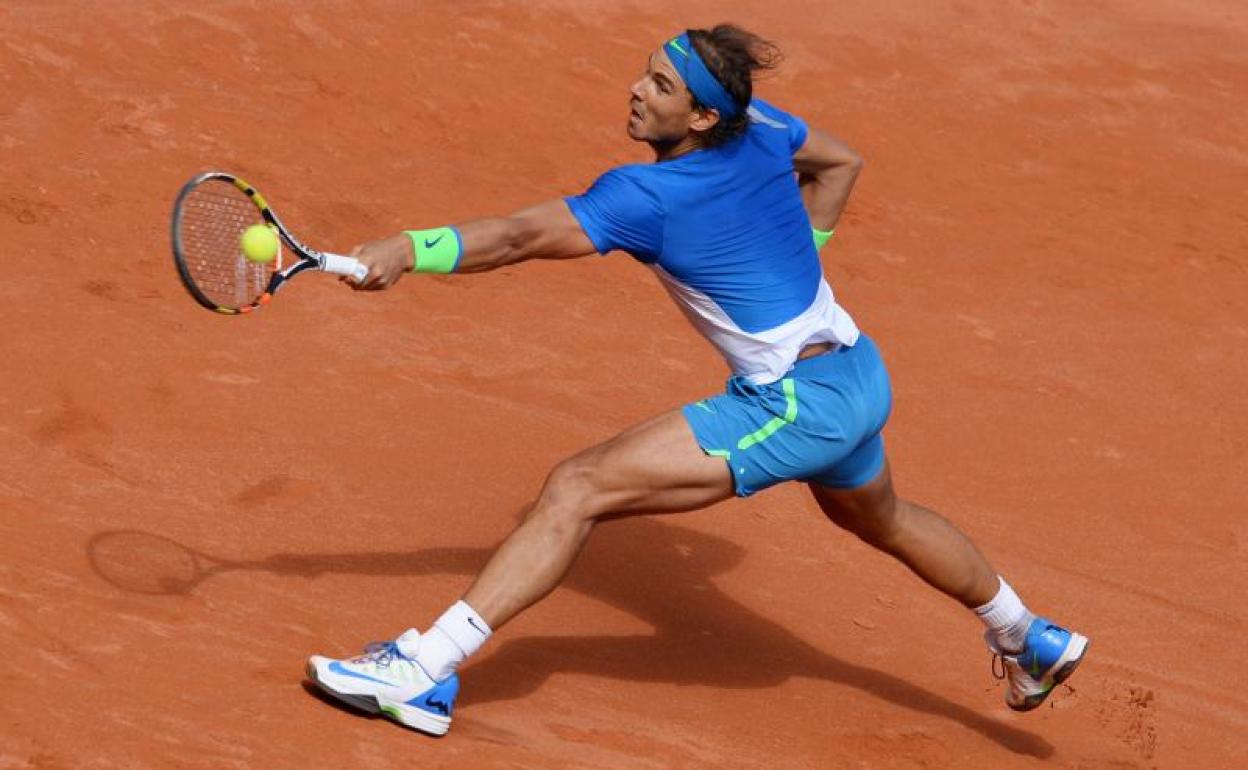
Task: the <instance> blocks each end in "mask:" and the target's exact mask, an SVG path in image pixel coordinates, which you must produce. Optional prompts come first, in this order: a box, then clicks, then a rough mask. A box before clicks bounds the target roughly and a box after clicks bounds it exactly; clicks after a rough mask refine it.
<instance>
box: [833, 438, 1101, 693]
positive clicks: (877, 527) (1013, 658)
mask: <svg viewBox="0 0 1248 770" xmlns="http://www.w3.org/2000/svg"><path fill="white" fill-rule="evenodd" d="M810 488H811V492H813V493H814V496H815V500H816V501H817V502H818V503H819V507H820V508H822V509H823V512H824V514H825V515H826V516H827V517H828V518H829V519H831V520H832V521H833V522H835V523H836V524H837V525H839V526H841V527H843V528H845V529H847V530H849V531H850V532H852V533H854V534H855V535H857V536H858V537H859V538H861V539H862V540H863V541H864V542H866V543H868V544H870V545H873V546H875V547H876V548H878V549H880V550H881V551H884V552H885V553H888V554H890V555H892V556H894V557H896V558H897V559H898V560H899V561H901V562H902V563H903V564H905V565H906V566H907V567H909V568H910V569H911V570H912V571H913V572H914V573H915V574H916V575H918V576H919V577H920V578H922V579H923V580H925V581H926V582H927V583H928V584H929V585H931V586H932V587H934V588H936V589H938V590H940V591H942V592H944V593H945V594H946V595H948V596H950V597H952V598H954V599H957V600H958V601H960V602H962V604H963V605H965V606H966V607H968V608H969V609H971V610H974V612H975V614H976V615H977V616H979V618H980V619H981V620H982V621H983V622H984V625H985V626H987V628H988V633H987V634H986V638H987V640H988V644H989V646H990V647H991V648H992V650H993V651H994V652H995V653H996V654H998V655H1000V656H1001V660H1002V665H1003V667H1004V676H1006V677H1007V678H1008V679H1009V688H1008V690H1007V692H1006V698H1005V701H1006V704H1007V705H1009V706H1010V708H1013V709H1016V710H1018V711H1029V710H1031V709H1034V708H1036V707H1037V706H1039V705H1040V704H1041V703H1043V702H1044V699H1045V698H1046V697H1047V696H1048V694H1049V692H1050V691H1051V690H1052V689H1053V687H1054V685H1056V684H1057V683H1059V682H1063V681H1065V680H1066V678H1067V677H1069V676H1070V675H1071V674H1072V673H1073V672H1074V670H1075V667H1076V666H1078V665H1079V663H1080V662H1081V661H1082V659H1083V655H1084V652H1085V651H1086V650H1087V646H1088V639H1087V637H1084V636H1083V635H1081V634H1077V633H1073V632H1071V631H1067V630H1066V629H1064V628H1061V627H1060V626H1057V625H1054V624H1053V623H1050V622H1049V621H1047V620H1044V619H1040V618H1037V617H1036V616H1035V615H1033V614H1032V613H1031V612H1030V611H1029V610H1028V609H1027V608H1026V607H1025V606H1024V605H1023V603H1022V601H1021V600H1020V599H1019V598H1018V596H1017V594H1015V593H1014V590H1013V589H1012V588H1011V587H1010V586H1009V584H1008V583H1006V582H1005V580H1004V579H1002V578H1001V577H999V576H998V575H997V573H996V571H995V570H993V568H992V565H991V564H989V563H988V560H987V559H985V558H984V556H983V554H981V553H980V552H979V549H978V548H976V547H975V544H974V543H973V542H971V540H970V538H968V537H967V536H966V535H964V534H963V533H962V531H961V530H959V529H958V528H957V527H955V526H954V525H953V524H952V523H950V522H949V520H948V519H946V518H944V517H943V516H941V515H940V514H938V513H936V512H935V511H931V510H928V509H927V508H924V507H922V506H920V505H917V504H915V503H912V502H910V501H908V500H902V499H901V498H899V497H897V495H896V493H895V492H894V491H893V481H892V475H891V473H890V471H889V467H888V463H887V461H885V463H884V467H883V469H882V470H881V471H880V473H879V474H878V475H877V476H876V477H875V478H874V479H872V480H871V481H869V482H867V483H866V484H863V485H861V486H858V487H854V488H852V489H837V488H833V487H826V486H822V485H820V484H811V485H810Z"/></svg>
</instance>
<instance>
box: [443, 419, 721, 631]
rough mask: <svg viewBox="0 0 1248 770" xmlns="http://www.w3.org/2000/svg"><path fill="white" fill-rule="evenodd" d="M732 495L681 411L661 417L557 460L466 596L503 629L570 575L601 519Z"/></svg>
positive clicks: (679, 508) (679, 507)
mask: <svg viewBox="0 0 1248 770" xmlns="http://www.w3.org/2000/svg"><path fill="white" fill-rule="evenodd" d="M732 495H733V480H732V474H731V473H730V472H729V470H728V467H727V464H726V463H725V462H724V461H723V459H722V458H718V457H708V456H707V455H706V454H704V453H703V452H702V449H701V448H700V447H699V446H698V444H697V441H695V440H694V437H693V432H692V431H691V430H690V429H689V425H688V423H687V422H685V418H684V417H683V416H682V415H681V412H680V410H679V409H677V410H673V411H671V412H668V413H666V414H663V415H660V416H658V417H655V418H654V419H651V420H649V421H647V422H644V423H642V424H640V425H637V426H635V427H633V428H630V429H628V430H626V431H624V432H623V433H621V434H620V435H618V436H616V437H615V438H612V439H610V440H609V441H607V442H605V443H603V444H599V445H598V446H595V447H592V448H590V449H587V450H585V451H583V452H581V453H579V454H577V455H574V456H573V457H571V458H569V459H567V460H564V461H563V462H561V463H560V464H559V465H557V466H556V467H555V468H554V470H552V471H551V473H550V476H549V477H547V479H546V483H545V485H544V486H543V487H542V491H541V494H540V495H539V496H538V498H537V502H536V503H535V504H534V506H533V509H532V510H531V511H530V512H529V514H528V516H527V517H526V518H525V520H524V521H523V522H522V523H521V524H520V526H519V527H517V528H516V529H515V531H513V532H512V533H511V535H509V536H508V537H507V539H506V540H505V541H504V542H503V544H502V545H501V546H499V548H498V550H497V551H495V553H494V556H493V557H491V559H490V561H489V563H488V564H486V566H485V569H483V570H482V571H481V574H480V575H478V577H477V579H476V581H475V582H473V584H472V587H471V588H469V589H468V593H467V594H465V595H464V601H465V602H467V603H468V604H469V605H471V606H472V607H473V609H475V610H476V611H477V612H479V613H480V614H481V616H482V617H483V618H484V619H485V620H486V621H487V622H488V623H489V624H490V626H491V627H492V628H498V627H499V626H501V625H503V624H504V623H506V622H507V621H508V620H510V619H511V618H512V617H513V616H515V615H516V613H518V612H520V611H521V610H523V609H524V608H525V607H528V606H529V605H531V604H533V603H534V602H536V601H538V600H539V599H541V598H542V597H544V596H545V595H546V594H548V593H550V592H551V591H552V590H553V589H554V588H555V586H557V585H558V584H559V582H560V581H561V580H563V577H564V575H565V574H567V571H568V569H569V568H570V567H571V566H572V562H573V560H574V559H575V558H576V555H577V554H578V553H580V550H581V547H582V546H583V545H584V544H585V540H586V539H587V538H588V537H589V533H590V530H591V529H593V526H594V524H595V522H596V521H597V520H598V519H599V518H600V517H602V516H605V515H608V514H610V515H612V516H618V515H621V514H634V513H663V512H675V511H688V510H693V509H695V508H703V507H705V506H707V505H710V504H712V503H715V502H719V501H720V500H724V499H726V498H728V497H731V496H732Z"/></svg>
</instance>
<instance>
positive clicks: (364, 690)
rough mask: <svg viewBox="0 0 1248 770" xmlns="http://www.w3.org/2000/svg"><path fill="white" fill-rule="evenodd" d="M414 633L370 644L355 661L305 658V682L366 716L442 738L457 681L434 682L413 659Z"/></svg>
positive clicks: (416, 638)
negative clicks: (306, 661) (306, 672)
mask: <svg viewBox="0 0 1248 770" xmlns="http://www.w3.org/2000/svg"><path fill="white" fill-rule="evenodd" d="M419 644H420V633H419V632H417V631H416V630H415V629H409V630H408V631H406V632H405V633H403V634H402V635H401V636H399V638H397V639H395V640H394V641H392V642H374V643H372V644H370V645H368V646H367V647H366V648H365V649H364V653H363V654H362V655H360V656H358V657H355V658H347V659H343V660H336V659H334V658H327V657H324V656H322V655H313V656H312V657H310V658H308V677H309V678H311V679H312V681H313V682H315V683H316V686H317V687H319V688H321V689H322V690H324V691H325V692H327V693H329V694H330V695H332V696H334V697H335V698H337V699H338V700H340V701H342V702H343V703H346V704H348V705H350V706H354V707H355V708H357V709H360V710H362V711H366V712H368V713H370V714H377V713H382V714H385V715H386V716H387V717H389V718H390V719H393V720H394V721H395V722H398V723H399V724H401V725H405V726H407V727H410V728H412V729H414V730H420V731H421V732H424V733H429V734H430V735H445V734H446V731H447V730H449V729H450V727H451V710H452V708H453V707H454V705H455V696H456V694H458V692H459V676H458V675H456V674H451V675H450V676H449V677H447V678H446V680H445V681H442V682H435V681H434V680H433V678H432V677H430V676H429V674H428V673H427V672H426V671H425V669H424V668H422V667H421V665H420V664H419V663H417V662H416V660H415V658H414V657H413V656H414V655H415V654H416V649H417V647H418V646H419Z"/></svg>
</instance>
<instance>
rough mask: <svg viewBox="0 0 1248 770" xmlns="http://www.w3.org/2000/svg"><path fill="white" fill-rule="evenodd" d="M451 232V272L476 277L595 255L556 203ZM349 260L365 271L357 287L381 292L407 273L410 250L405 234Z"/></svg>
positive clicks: (568, 211) (559, 201)
mask: <svg viewBox="0 0 1248 770" xmlns="http://www.w3.org/2000/svg"><path fill="white" fill-rule="evenodd" d="M455 227H456V229H457V230H459V234H460V238H461V239H462V241H463V251H462V253H461V254H460V257H459V264H458V266H457V267H456V268H455V272H457V273H481V272H485V271H487V270H495V269H497V268H500V267H504V266H506V265H514V264H515V263H517V262H523V261H525V260H527V259H572V258H575V257H584V256H588V255H590V254H596V253H597V249H596V248H594V244H593V241H591V240H590V239H589V236H588V235H586V234H585V230H584V229H583V228H582V227H581V223H580V222H578V221H577V219H576V217H574V216H573V215H572V211H571V209H569V208H568V204H567V203H565V202H564V201H563V199H561V198H559V199H555V200H552V201H547V202H545V203H539V204H538V205H536V206H532V207H530V208H527V209H523V210H521V211H517V212H516V213H514V214H512V215H510V216H506V217H491V218H486V219H474V220H471V221H469V222H464V223H462V224H459V225H456V226H455ZM351 256H353V257H355V258H356V259H358V260H360V262H361V263H363V264H364V265H365V266H367V267H368V268H369V270H368V277H367V278H365V279H364V280H363V281H362V282H361V283H360V284H359V285H358V286H357V288H361V289H374V290H375V289H387V288H389V287H391V286H393V285H394V283H395V282H396V281H398V280H399V278H401V277H402V276H403V274H404V273H405V272H407V271H408V270H410V269H411V267H412V260H413V245H412V241H411V238H409V237H408V235H407V234H406V233H399V234H398V235H394V236H391V237H389V238H385V239H383V240H380V241H374V242H373V243H368V244H365V245H363V246H359V247H356V249H355V250H354V251H352V252H351Z"/></svg>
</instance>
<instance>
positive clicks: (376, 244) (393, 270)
mask: <svg viewBox="0 0 1248 770" xmlns="http://www.w3.org/2000/svg"><path fill="white" fill-rule="evenodd" d="M351 256H353V257H355V258H356V259H358V260H360V264H362V265H364V266H365V267H367V268H368V275H367V276H365V278H364V280H363V281H361V282H360V283H355V282H354V281H348V282H347V283H348V284H349V285H350V286H351V288H353V289H360V290H364V291H380V290H381V289H389V288H390V287H391V286H393V285H394V284H395V283H397V282H398V280H399V279H400V278H402V277H403V274H404V273H406V272H407V271H408V270H410V269H411V267H412V240H411V238H408V237H407V234H406V233H399V234H398V235H392V236H390V237H389V238H384V239H382V240H380V241H373V242H372V243H366V244H364V245H363V246H356V247H355V248H354V249H352V250H351Z"/></svg>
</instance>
